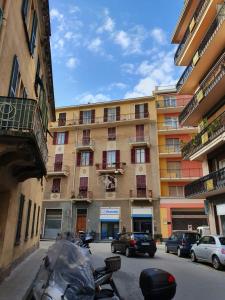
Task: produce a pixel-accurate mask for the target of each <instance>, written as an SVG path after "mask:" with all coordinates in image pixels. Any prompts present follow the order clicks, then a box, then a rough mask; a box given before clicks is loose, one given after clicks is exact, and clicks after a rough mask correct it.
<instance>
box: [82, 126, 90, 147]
mask: <svg viewBox="0 0 225 300" xmlns="http://www.w3.org/2000/svg"><path fill="white" fill-rule="evenodd" d="M90 133H91V131H90V129H84V130H83V137H82V143H83V145H89V144H90Z"/></svg>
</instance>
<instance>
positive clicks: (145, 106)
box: [144, 103, 148, 118]
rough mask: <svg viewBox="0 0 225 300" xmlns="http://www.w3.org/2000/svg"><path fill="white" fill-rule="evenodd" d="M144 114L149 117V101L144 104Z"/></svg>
mask: <svg viewBox="0 0 225 300" xmlns="http://www.w3.org/2000/svg"><path fill="white" fill-rule="evenodd" d="M144 116H145V118H147V117H148V103H145V104H144Z"/></svg>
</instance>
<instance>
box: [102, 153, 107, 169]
mask: <svg viewBox="0 0 225 300" xmlns="http://www.w3.org/2000/svg"><path fill="white" fill-rule="evenodd" d="M106 165H107V151H103V152H102V168H103V169H106Z"/></svg>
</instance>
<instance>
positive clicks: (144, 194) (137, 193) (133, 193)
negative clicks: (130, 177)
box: [130, 187, 152, 199]
mask: <svg viewBox="0 0 225 300" xmlns="http://www.w3.org/2000/svg"><path fill="white" fill-rule="evenodd" d="M130 198H140V199H143V198H152V190H147V188H146V187H144V188H137V189H136V190H130Z"/></svg>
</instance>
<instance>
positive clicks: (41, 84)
mask: <svg viewBox="0 0 225 300" xmlns="http://www.w3.org/2000/svg"><path fill="white" fill-rule="evenodd" d="M40 67H41V66H40V60H39V57H38V60H37V66H36V74H35V82H34V89H35V94H36V96H38V85H40V86H41V87H42V88H43V82H42V80H41V78H40Z"/></svg>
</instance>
